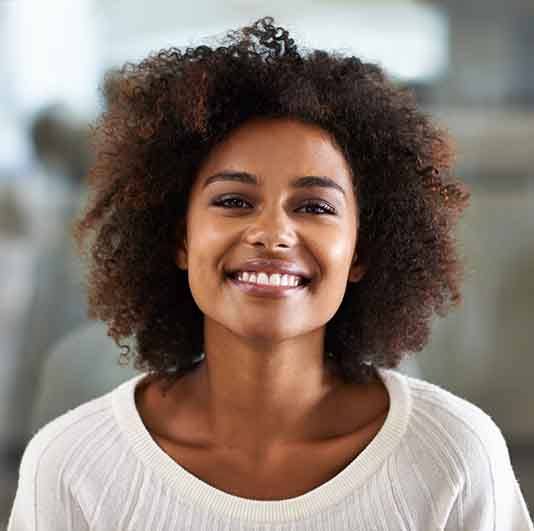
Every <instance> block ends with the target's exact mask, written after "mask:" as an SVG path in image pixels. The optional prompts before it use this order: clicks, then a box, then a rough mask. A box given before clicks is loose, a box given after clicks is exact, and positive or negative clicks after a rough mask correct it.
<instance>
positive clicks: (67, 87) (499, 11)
mask: <svg viewBox="0 0 534 531" xmlns="http://www.w3.org/2000/svg"><path fill="white" fill-rule="evenodd" d="M149 6H150V7H149V8H148V7H147V4H146V2H142V1H141V0H128V1H126V0H113V1H110V0H107V1H103V0H76V2H71V1H69V0H55V1H51V2H41V1H38V0H20V1H19V0H0V124H1V126H0V360H1V361H2V366H3V367H4V369H3V370H2V371H1V372H0V529H2V528H3V526H5V524H6V522H7V516H8V514H9V511H10V507H11V503H12V501H13V496H14V493H15V489H16V482H17V473H18V465H19V460H20V456H21V454H22V452H23V450H24V447H25V445H26V444H27V442H28V440H29V439H30V438H31V436H32V435H33V434H34V433H35V432H36V431H37V430H38V429H39V428H40V427H42V426H43V425H44V424H45V423H47V422H48V421H50V420H52V419H53V418H55V417H57V416H58V415H60V414H62V413H63V412H65V411H67V410H68V409H71V408H73V407H75V406H77V405H79V404H81V403H83V402H85V401H87V400H89V399H91V398H94V397H96V396H99V395H101V394H103V393H105V392H107V391H109V390H110V389H112V388H113V387H115V386H116V385H118V384H119V383H120V382H122V381H124V380H126V379H128V378H130V377H131V376H133V375H134V374H136V373H135V371H134V370H133V369H132V368H129V367H127V368H122V367H120V366H119V365H118V362H117V360H118V355H119V351H118V349H117V348H116V347H115V345H114V344H113V342H112V341H111V339H109V338H108V337H107V336H106V330H105V327H104V326H103V325H102V324H100V323H98V322H91V321H89V320H88V319H87V316H86V314H87V307H86V302H85V296H84V293H83V291H82V288H81V284H80V282H81V279H82V274H83V271H82V267H81V264H80V263H79V261H78V259H77V258H76V254H75V252H74V246H73V243H72V241H71V239H70V234H69V230H70V223H71V221H72V219H73V216H74V215H75V214H76V212H77V211H78V209H79V208H80V206H81V205H82V204H83V199H84V196H85V189H84V175H85V174H86V172H87V168H88V166H89V165H90V163H91V152H90V146H89V144H88V124H89V123H90V122H91V121H92V120H94V118H95V117H96V116H97V115H98V113H99V112H100V111H102V110H103V105H104V104H103V101H102V100H101V96H100V94H99V90H98V87H99V84H100V82H101V80H102V76H103V74H104V72H105V71H106V70H107V69H108V68H110V67H112V66H117V65H121V64H122V63H124V62H125V61H135V60H139V59H141V58H143V57H145V56H146V55H147V54H148V53H149V52H151V51H156V50H158V49H160V48H164V47H170V46H177V47H186V46H193V45H197V44H200V43H206V42H208V43H209V41H210V40H211V39H212V38H214V36H217V35H221V34H223V33H224V32H225V31H226V30H228V29H234V28H238V27H240V26H242V25H245V24H248V23H250V22H252V21H254V20H256V19H257V18H259V17H262V16H266V15H271V16H273V17H274V18H275V23H276V24H278V25H282V26H285V27H287V29H289V30H290V32H291V33H292V34H293V35H292V36H293V37H294V38H295V40H296V42H297V43H298V44H299V43H301V44H304V45H305V46H307V47H310V48H320V49H325V50H333V49H336V50H340V51H343V52H345V53H347V54H349V55H358V56H360V57H362V58H363V59H365V60H371V61H374V62H378V63H379V64H381V65H382V66H383V67H384V68H385V69H386V71H387V72H389V73H390V75H391V76H393V78H394V79H395V80H396V82H397V83H399V84H400V85H403V86H407V87H411V88H413V89H414V90H415V92H416V95H417V98H418V100H419V103H420V105H421V106H422V107H423V108H424V109H425V110H427V111H428V112H430V113H432V114H433V115H434V116H435V117H436V118H437V120H438V121H440V122H441V124H443V125H444V126H445V127H446V128H448V129H449V131H450V132H451V133H452V134H453V136H454V138H455V139H456V142H457V148H458V159H457V173H458V175H459V176H460V177H461V178H462V179H463V180H464V181H466V182H467V183H468V184H469V185H470V187H471V191H472V205H471V207H470V209H468V212H467V213H466V214H465V215H464V217H463V218H462V221H461V224H460V227H459V233H458V237H459V240H460V243H461V252H462V254H463V256H464V259H465V261H466V264H467V275H466V280H465V288H464V296H465V301H464V303H463V305H462V306H461V307H460V308H459V309H457V310H456V311H455V312H454V313H451V314H450V315H449V316H448V317H446V318H445V319H437V320H436V321H435V322H434V324H433V327H434V330H433V335H432V339H431V342H430V343H429V345H428V346H427V348H425V350H424V351H423V352H420V353H417V354H416V355H415V356H414V357H413V358H410V359H408V360H406V361H405V362H404V363H403V365H402V366H401V367H400V368H399V369H398V370H399V371H401V372H404V373H406V374H408V375H411V376H415V377H419V378H423V379H425V380H428V381H430V382H433V383H436V384H438V385H440V386H442V387H444V388H446V389H448V390H450V391H451V392H453V393H455V394H457V395H459V396H461V397H463V398H465V399H467V400H469V401H471V402H473V403H475V404H476V405H478V406H479V407H480V408H482V409H483V410H484V411H485V412H486V413H488V414H489V415H490V416H491V417H492V418H493V419H494V421H495V422H496V423H497V425H498V426H499V427H500V428H501V430H502V432H503V434H504V435H505V438H506V440H507V443H508V446H509V450H510V455H511V459H512V465H513V468H514V470H515V472H516V476H517V477H518V479H519V482H520V486H521V489H522V491H523V494H524V496H525V499H526V501H527V505H528V506H529V509H530V511H531V512H532V511H534V385H533V383H534V346H533V345H534V341H533V340H534V169H533V168H534V145H533V139H534V31H533V28H534V3H533V2H532V1H531V0H508V1H507V2H506V3H504V2H500V1H499V0H445V1H443V2H437V1H434V2H433V1H426V2H422V1H421V2H416V1H413V0H397V1H394V0H389V1H379V0H373V1H370V0H359V1H356V0H316V1H304V0H292V2H287V1H281V0H271V1H270V2H269V3H268V8H265V2H263V1H262V2H260V1H257V0H225V2H215V1H214V0H196V1H195V2H194V3H191V2H182V1H180V0H172V1H171V0H152V2H150V4H149Z"/></svg>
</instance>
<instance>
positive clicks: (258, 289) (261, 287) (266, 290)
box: [226, 277, 307, 298]
mask: <svg viewBox="0 0 534 531" xmlns="http://www.w3.org/2000/svg"><path fill="white" fill-rule="evenodd" d="M226 278H227V279H228V280H229V281H230V282H231V283H232V284H234V285H235V286H236V287H238V288H239V289H240V290H242V291H244V292H245V293H248V294H249V295H257V296H258V297H274V298H281V297H288V296H289V295H293V294H296V293H299V292H301V291H303V290H304V289H305V288H306V286H307V284H300V285H299V286H271V285H270V284H253V283H251V282H243V281H241V280H238V279H237V278H233V277H226Z"/></svg>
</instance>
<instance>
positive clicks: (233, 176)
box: [202, 170, 345, 196]
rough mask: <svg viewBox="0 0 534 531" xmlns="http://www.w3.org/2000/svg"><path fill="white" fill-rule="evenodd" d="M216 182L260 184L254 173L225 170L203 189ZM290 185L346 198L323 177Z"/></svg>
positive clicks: (293, 181)
mask: <svg viewBox="0 0 534 531" xmlns="http://www.w3.org/2000/svg"><path fill="white" fill-rule="evenodd" d="M216 181H238V182H241V183H245V184H256V185H257V184H258V178H257V177H256V176H255V175H254V174H252V173H248V172H246V171H233V170H224V171H220V172H217V173H215V174H213V175H211V176H210V177H208V178H207V179H206V180H205V181H204V184H203V186H202V188H206V187H207V186H208V185H210V184H211V183H214V182H216ZM290 185H291V187H292V188H311V187H313V186H320V187H322V188H331V189H334V190H337V191H338V192H341V193H342V194H343V196H345V190H344V189H343V188H342V187H341V186H340V185H339V184H338V183H336V182H335V181H334V180H333V179H331V178H330V177H325V176H322V175H321V176H318V175H306V176H304V177H297V178H296V179H294V180H292V181H291V183H290Z"/></svg>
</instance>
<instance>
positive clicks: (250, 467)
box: [9, 17, 532, 531]
mask: <svg viewBox="0 0 534 531" xmlns="http://www.w3.org/2000/svg"><path fill="white" fill-rule="evenodd" d="M228 37H229V40H230V42H229V43H227V44H228V46H225V47H219V48H217V49H215V50H212V49H210V48H208V47H206V46H199V47H198V48H195V49H188V50H187V51H186V52H185V54H182V53H181V52H180V51H178V50H176V49H171V50H167V51H162V52H160V53H158V54H156V55H154V56H151V57H149V58H147V59H146V60H144V61H143V62H141V63H140V64H138V65H132V64H128V65H126V66H125V67H124V68H122V69H121V70H120V71H117V72H114V73H112V74H110V75H109V76H108V78H107V82H106V84H105V86H104V92H105V95H106V97H107V99H108V102H109V108H108V109H107V111H106V112H105V113H104V114H103V115H102V117H101V119H100V120H99V122H98V123H97V127H96V147H97V158H96V162H95V166H94V167H93V169H92V171H91V174H90V177H91V180H90V186H91V189H92V192H93V194H92V197H91V200H90V202H89V204H88V206H87V210H86V211H85V212H84V215H83V217H82V218H81V219H80V220H79V224H78V226H77V232H76V235H77V238H78V240H79V242H80V244H81V245H82V247H83V244H84V242H87V241H88V239H89V236H91V242H90V248H89V254H90V258H91V261H90V264H91V270H90V275H89V282H88V288H89V302H90V306H91V311H92V316H93V317H97V318H99V319H101V320H103V321H105V322H107V324H108V332H109V334H110V335H111V336H112V337H113V338H114V339H115V341H116V342H117V344H120V345H122V346H123V347H124V348H125V355H126V356H127V355H128V353H129V352H130V351H131V350H132V349H133V350H134V352H135V353H136V358H135V363H136V368H137V369H139V370H142V371H144V372H143V373H142V374H140V375H138V376H135V377H134V378H132V379H130V380H128V381H126V382H125V383H123V384H122V385H120V386H118V387H117V388H115V389H114V390H113V391H112V392H110V393H109V394H107V395H104V396H101V397H99V398H97V399H95V400H93V401H90V402H87V403H85V404H82V405H81V406H79V407H78V408H76V409H74V410H71V411H70V412H68V413H67V414H65V415H63V416H61V417H59V418H57V419H55V420H54V421H52V422H51V423H49V424H47V426H45V427H44V428H43V429H42V430H41V431H40V432H38V433H37V434H36V435H35V436H34V437H33V439H32V440H31V441H30V443H29V445H28V447H27V448H26V450H25V454H24V457H23V460H22V463H21V468H20V483H19V490H18V492H17V497H16V500H15V504H14V508H13V512H12V515H11V520H10V527H9V529H10V530H26V529H39V530H43V529H54V530H58V529H76V530H80V529H91V530H96V529H102V530H104V529H105V530H110V529H117V530H118V529H121V530H122V529H143V530H145V529H164V530H177V529H178V530H199V529H209V530H218V529H232V530H233V529H243V530H244V529H262V530H274V529H279V530H281V529H293V530H319V529H320V530H345V529H346V530H348V529H362V530H363V529H369V530H371V529H388V530H398V529H410V530H416V529H417V530H425V531H427V530H430V529H447V530H452V529H462V530H470V531H472V530H475V529H494V528H495V529H499V530H503V531H504V530H515V531H519V530H520V529H521V530H525V529H532V523H531V521H530V518H529V515H528V513H527V508H526V505H525V502H524V499H523V497H522V494H521V492H520V489H519V486H518V483H517V480H516V478H515V475H514V472H513V470H512V467H511V464H510V460H509V454H508V449H507V446H506V443H505V440H504V438H503V436H502V433H501V432H500V430H499V428H498V427H497V426H496V424H495V423H494V422H493V421H492V420H491V418H490V417H489V416H488V415H487V414H485V413H484V412H483V411H481V410H480V409H479V408H478V407H477V406H475V405H473V404H470V403H468V402H466V401H465V400H463V399H461V398H459V397H457V396H455V395H453V394H451V393H449V392H448V391H446V390H445V389H442V388H440V387H438V386H436V385H433V384H431V383H429V382H425V381H423V380H420V379H415V378H410V377H408V376H406V375H402V374H399V373H398V372H396V371H394V370H393V369H394V368H395V367H397V366H398V364H399V363H400V361H401V360H402V359H403V357H405V356H406V355H407V354H408V353H409V352H413V351H418V350H420V349H421V348H422V347H423V346H424V345H425V343H426V342H427V341H428V335H429V329H430V322H431V318H432V317H433V315H434V314H435V313H437V314H439V315H444V314H445V313H446V311H447V310H448V309H449V308H450V307H452V306H453V305H455V304H457V303H459V302H460V299H461V295H460V283H461V274H462V267H461V262H460V260H459V258H458V256H457V252H456V244H455V240H454V235H453V229H454V227H455V224H456V221H457V220H458V216H459V215H460V214H461V212H462V210H463V209H464V208H465V206H466V205H467V201H468V197H469V194H468V193H467V192H466V191H465V190H464V189H463V187H462V186H461V184H460V183H457V182H456V181H454V180H453V178H452V177H451V175H450V161H451V157H452V152H451V148H450V145H449V141H448V140H447V138H446V136H445V134H444V133H443V132H442V131H440V130H439V129H438V128H436V127H435V126H434V125H432V124H431V121H430V119H429V118H427V117H426V116H424V115H423V114H422V113H420V112H419V111H417V109H416V107H415V103H414V101H413V98H412V97H411V96H410V95H409V94H406V93H404V92H402V91H400V90H398V89H396V88H395V87H394V86H393V85H392V84H391V83H390V82H389V81H388V80H387V79H386V78H385V76H384V74H383V73H382V72H381V70H380V69H379V68H378V67H377V66H375V65H373V64H366V63H362V62H361V61H359V60H358V59H356V58H354V57H349V58H345V57H341V56H338V55H336V54H327V53H325V52H322V51H314V52H311V53H309V54H307V55H302V54H301V53H300V52H299V51H298V50H297V47H296V45H295V44H294V42H293V40H292V39H290V38H289V37H288V33H287V31H285V30H284V29H283V28H277V27H275V26H273V19H272V18H270V17H267V18H264V19H261V20H258V21H257V22H255V23H254V24H253V25H252V26H250V27H246V28H242V29H241V31H240V32H231V33H229V34H228ZM127 338H133V339H134V341H133V342H129V344H127V343H125V342H124V341H125V340H126V339H127ZM73 355H75V353H73ZM147 373H148V374H147ZM529 526H530V527H529Z"/></svg>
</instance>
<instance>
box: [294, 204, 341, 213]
mask: <svg viewBox="0 0 534 531" xmlns="http://www.w3.org/2000/svg"><path fill="white" fill-rule="evenodd" d="M301 208H306V209H308V208H312V209H314V213H315V214H335V213H336V211H335V210H334V209H333V208H332V207H331V206H330V205H329V204H328V203H324V202H323V201H310V202H309V203H306V204H305V205H304V206H303V207H301ZM316 209H320V210H322V212H318V211H317V210H316Z"/></svg>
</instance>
